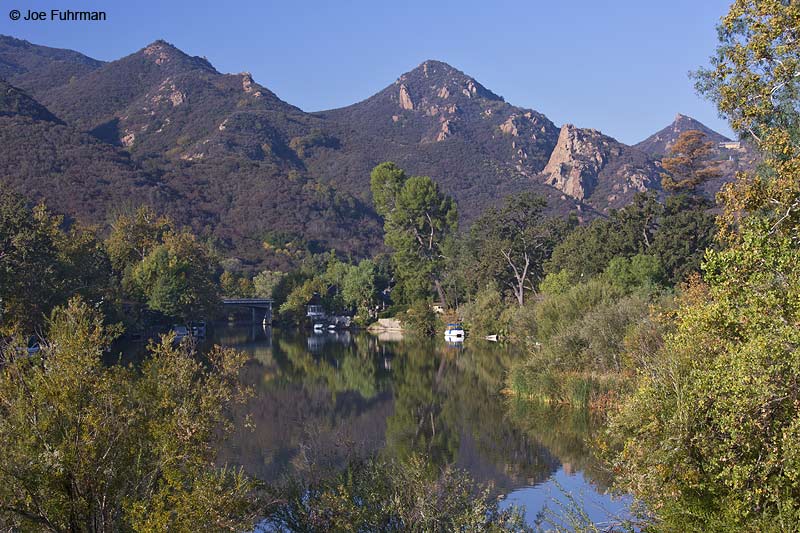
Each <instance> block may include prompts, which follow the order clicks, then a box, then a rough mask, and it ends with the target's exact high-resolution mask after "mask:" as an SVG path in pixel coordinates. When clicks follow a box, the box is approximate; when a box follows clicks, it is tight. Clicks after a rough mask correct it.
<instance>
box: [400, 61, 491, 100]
mask: <svg viewBox="0 0 800 533" xmlns="http://www.w3.org/2000/svg"><path fill="white" fill-rule="evenodd" d="M394 85H395V88H396V90H397V91H398V95H397V101H398V103H399V104H400V106H401V107H402V108H403V109H414V108H415V107H416V108H417V109H419V108H420V107H422V106H419V105H418V103H420V102H421V101H423V100H424V101H425V102H426V103H428V104H430V103H436V102H439V103H442V102H443V101H447V100H455V101H457V100H459V99H462V98H469V99H473V98H478V99H481V98H482V99H486V100H499V101H502V100H503V98H502V97H500V96H498V95H496V94H495V93H493V92H492V91H490V90H489V89H487V88H486V87H484V86H483V85H481V84H480V83H478V82H477V81H476V80H475V79H474V78H472V77H470V76H467V75H466V74H464V73H463V72H461V71H460V70H458V69H456V68H454V67H451V66H450V65H448V64H447V63H444V62H442V61H434V60H428V61H425V62H423V63H422V64H421V65H419V66H418V67H417V68H415V69H414V70H411V71H409V72H406V73H405V74H403V75H402V76H400V77H399V78H398V79H397V81H396V82H395V83H394Z"/></svg>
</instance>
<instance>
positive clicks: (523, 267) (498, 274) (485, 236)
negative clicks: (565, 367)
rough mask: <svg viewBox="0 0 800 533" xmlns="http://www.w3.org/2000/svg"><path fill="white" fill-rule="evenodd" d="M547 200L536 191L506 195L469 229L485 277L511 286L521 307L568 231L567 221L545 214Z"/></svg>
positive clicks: (499, 284) (480, 269)
mask: <svg viewBox="0 0 800 533" xmlns="http://www.w3.org/2000/svg"><path fill="white" fill-rule="evenodd" d="M546 207H547V202H546V201H545V199H544V198H542V197H541V196H538V195H536V194H533V193H522V194H519V195H515V196H509V197H508V198H506V200H505V203H504V205H503V206H502V207H501V208H500V209H497V208H494V207H490V208H489V209H487V210H486V211H485V212H484V213H483V214H482V215H481V217H480V218H479V219H478V220H477V221H476V222H475V223H474V224H473V225H472V229H471V232H470V235H471V238H472V241H473V244H472V248H473V250H474V253H475V255H476V257H475V260H476V265H477V267H478V269H479V271H480V272H481V273H482V275H483V277H484V278H486V279H492V280H494V281H495V282H496V283H497V284H498V286H500V287H504V288H507V289H510V290H511V292H512V294H513V295H514V298H515V299H516V300H517V303H518V304H519V306H520V307H522V306H523V305H525V294H526V293H535V292H536V287H537V286H538V284H539V281H540V280H541V278H542V277H543V276H544V263H545V261H547V260H548V259H549V258H550V255H551V254H552V252H553V248H554V247H555V246H556V244H557V243H558V241H559V240H560V239H561V237H562V233H565V230H566V227H565V224H563V223H559V222H558V221H556V220H552V219H551V220H548V219H545V218H544V210H545V208H546Z"/></svg>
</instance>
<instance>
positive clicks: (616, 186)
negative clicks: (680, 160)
mask: <svg viewBox="0 0 800 533" xmlns="http://www.w3.org/2000/svg"><path fill="white" fill-rule="evenodd" d="M658 173H659V170H658V166H657V165H656V163H655V162H654V161H653V160H652V159H651V158H650V157H648V156H647V154H645V153H644V152H642V151H640V150H637V149H635V148H631V147H630V146H627V145H625V144H622V143H620V142H619V141H617V140H616V139H614V138H612V137H609V136H607V135H603V134H602V133H600V132H599V131H597V130H593V129H581V128H576V127H575V126H573V125H571V124H565V125H564V126H562V127H561V132H560V133H559V136H558V142H557V143H556V146H555V148H554V149H553V152H552V153H551V154H550V159H549V161H548V162H547V165H546V166H545V167H544V170H543V171H542V174H543V175H544V176H545V183H546V184H548V185H551V186H553V187H555V188H557V189H559V190H561V191H563V192H564V193H565V194H567V195H569V196H571V197H573V198H575V199H577V200H581V201H584V200H585V201H588V202H590V203H591V205H592V206H594V207H595V208H597V209H600V210H606V209H608V208H612V207H613V208H620V207H623V206H624V205H626V204H627V203H628V201H629V200H630V197H631V195H632V194H635V193H637V192H644V191H647V190H651V189H659V188H660V181H659V176H658Z"/></svg>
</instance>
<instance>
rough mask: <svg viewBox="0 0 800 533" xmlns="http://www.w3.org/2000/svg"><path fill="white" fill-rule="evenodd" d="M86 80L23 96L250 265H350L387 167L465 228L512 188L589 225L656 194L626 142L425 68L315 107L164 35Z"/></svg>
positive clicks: (646, 165) (641, 158) (653, 180)
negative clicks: (422, 184) (377, 177)
mask: <svg viewBox="0 0 800 533" xmlns="http://www.w3.org/2000/svg"><path fill="white" fill-rule="evenodd" d="M2 43H3V41H2V40H0V45H2ZM30 47H36V45H31V44H30V43H28V45H26V46H24V47H22V48H21V49H22V50H24V54H23V57H22V58H21V59H20V60H19V61H17V63H19V64H23V63H25V64H28V65H34V66H35V65H39V66H38V67H36V68H33V69H32V70H29V71H27V72H26V75H31V76H34V75H36V73H37V72H45V71H47V69H48V68H49V67H48V65H47V64H41V62H39V63H37V62H35V61H32V60H29V59H26V58H29V57H33V56H35V57H37V58H41V57H51V56H52V55H53V52H51V51H49V50H45V51H41V52H38V51H36V50H33V51H32V50H31V49H30ZM6 48H8V47H6ZM3 50H6V49H4V48H2V46H0V54H2V53H3ZM6 53H8V52H7V50H6ZM64 54H65V55H64V57H68V58H72V61H73V62H77V63H79V64H80V63H82V62H83V60H82V59H81V56H80V54H78V53H77V52H74V53H72V52H70V51H67V52H65V53H64ZM74 54H78V55H74ZM56 55H58V54H56ZM0 57H2V56H0ZM59 57H60V56H59ZM12 59H13V58H12ZM23 59H24V61H23ZM88 59H91V58H88ZM58 61H62V60H61V59H53V60H52V61H51V63H57V62H58ZM45 63H46V62H45ZM37 68H39V69H41V70H37ZM85 70H86V71H85V72H84V73H83V74H80V75H76V76H77V77H75V78H74V79H73V78H71V79H70V81H69V83H66V84H62V85H57V86H54V87H50V88H48V89H47V90H40V91H38V92H37V93H36V94H37V95H38V96H36V100H35V101H38V102H41V104H43V105H42V106H41V109H45V110H47V113H50V114H51V115H53V118H55V117H58V119H56V120H62V121H63V123H64V124H65V125H66V126H68V127H69V128H72V130H76V131H81V130H82V131H84V132H91V134H92V135H93V136H94V137H96V138H98V139H100V140H101V141H102V143H101V144H104V145H109V146H112V147H113V149H114V150H122V152H124V153H126V154H129V157H130V158H131V161H132V164H133V165H134V166H136V168H140V169H148V170H147V173H149V174H151V175H153V176H156V177H157V180H160V183H162V185H163V186H164V187H167V189H169V190H170V191H172V196H171V198H172V201H173V203H174V202H177V204H176V205H180V206H182V207H181V208H180V211H181V212H182V213H184V215H185V218H186V220H187V222H188V223H191V224H193V225H194V226H195V227H197V228H200V229H199V232H200V233H201V234H205V235H206V236H209V237H211V236H214V238H216V239H219V240H220V242H221V243H222V246H223V248H224V249H229V250H231V251H233V252H234V253H236V254H239V255H240V256H242V257H245V258H246V259H247V260H251V261H257V260H258V259H257V258H258V257H259V256H260V255H263V253H264V247H262V246H261V244H262V243H265V242H267V241H270V242H272V241H276V239H277V240H278V241H280V240H281V239H284V240H286V239H289V240H292V239H294V240H297V239H300V240H302V241H304V242H306V243H307V245H309V246H321V247H323V248H325V247H337V248H338V249H340V250H342V251H343V252H345V253H354V254H357V255H363V254H364V253H365V251H366V250H367V249H375V247H376V246H379V236H380V226H379V221H378V219H377V216H376V215H375V213H374V210H373V209H372V208H371V195H370V193H369V172H370V171H371V169H372V168H373V167H374V166H375V165H377V164H378V163H381V162H383V161H387V160H392V161H395V162H396V163H397V164H398V165H400V166H401V167H403V168H405V169H406V171H407V172H408V173H409V174H418V175H429V176H431V177H432V178H433V179H434V180H435V181H437V183H439V185H440V187H441V188H442V189H443V191H444V192H446V193H448V194H450V195H452V196H453V197H454V198H455V199H456V200H457V202H458V204H459V212H460V214H461V220H462V223H463V224H464V226H468V225H469V223H470V222H471V221H472V220H474V219H475V218H476V217H477V216H478V215H480V213H481V212H482V211H483V210H484V209H485V208H486V207H489V206H491V205H496V204H497V203H498V202H500V201H501V200H502V198H503V197H505V196H507V195H510V194H517V193H519V192H522V191H533V192H536V193H539V194H541V195H543V196H544V197H545V198H547V200H548V203H549V209H550V212H551V213H552V214H558V215H560V216H565V215H566V214H567V213H570V212H574V213H576V214H578V216H579V218H582V219H588V218H593V217H596V216H600V215H602V214H603V213H606V212H608V210H609V209H613V208H618V207H622V206H624V205H625V204H626V203H627V202H629V201H630V200H631V198H632V197H633V195H634V194H635V193H636V192H639V191H644V190H654V191H657V192H658V191H659V188H660V185H659V182H660V180H659V179H658V172H659V162H658V157H656V156H654V155H651V154H648V153H647V152H646V151H645V150H642V149H640V147H639V146H638V145H636V146H628V145H625V144H624V143H620V142H619V141H617V140H616V139H614V138H613V137H610V136H608V135H605V134H603V133H602V132H600V131H597V130H593V129H590V128H576V127H574V126H571V125H569V124H565V125H562V126H560V127H559V126H556V125H555V124H554V123H553V122H552V121H550V120H549V119H548V118H547V117H546V116H545V115H544V114H542V113H540V112H538V111H535V110H533V109H528V108H523V107H517V106H514V105H512V104H510V103H508V102H506V101H505V99H503V97H502V96H499V95H498V94H496V93H495V92H493V91H491V90H489V89H488V88H486V87H485V86H483V85H482V84H481V83H480V82H478V81H477V80H476V79H474V78H473V77H471V76H469V75H468V74H466V73H464V72H462V71H460V70H459V69H457V68H455V67H452V66H450V65H448V64H447V63H444V62H441V61H437V60H432V59H430V60H426V61H424V62H422V63H420V64H419V65H418V66H417V67H415V68H414V69H412V70H409V71H408V72H405V73H403V74H401V75H400V76H398V78H397V79H396V80H395V81H394V82H392V83H391V84H389V85H387V86H386V87H384V88H383V89H381V90H380V91H378V92H376V93H375V94H373V95H372V96H370V97H368V98H366V99H364V100H362V101H360V102H356V103H354V104H351V105H349V106H345V107H341V108H337V109H332V110H326V111H318V112H313V113H306V112H304V111H303V110H301V109H299V108H298V107H296V106H293V105H291V104H290V103H288V102H286V101H284V100H282V99H280V98H279V97H278V96H277V95H276V94H274V93H273V92H272V91H270V90H269V89H268V88H266V87H264V86H263V85H261V84H259V83H257V82H256V80H254V79H253V77H252V76H251V75H250V74H249V73H246V72H244V73H239V74H223V73H220V72H219V71H217V70H216V68H214V66H213V65H211V63H209V62H208V61H207V60H206V59H204V58H201V57H197V56H190V55H189V54H186V53H184V52H182V51H181V50H180V49H178V48H176V47H175V46H173V45H171V44H169V43H168V42H166V41H164V40H157V41H154V42H153V43H150V44H149V45H147V46H145V47H143V48H141V49H140V50H138V51H136V52H134V53H132V54H129V55H127V56H125V57H123V58H120V59H118V60H116V61H110V62H107V63H103V62H98V63H91V62H90V64H89V67H87V68H86V69H85ZM87 101H91V102H92V106H87V105H86V102H87ZM19 102H22V101H21V100H20V101H19ZM19 102H18V104H19ZM31 105H33V104H31ZM31 109H40V108H38V107H35V106H33V107H32V108H31ZM681 116H682V115H681ZM687 118H688V117H687ZM692 120H693V119H692ZM698 124H699V123H698ZM709 131H712V130H709ZM714 133H715V132H714ZM717 135H718V134H717ZM651 137H652V136H651ZM643 142H644V141H643ZM659 142H660V141H659ZM640 144H641V143H640ZM645 148H647V146H645ZM122 152H120V153H122ZM250 213H259V215H258V219H255V220H254V219H252V218H251V217H250V216H249V214H250ZM217 226H219V227H217ZM212 228H214V229H212ZM279 234H280V235H283V236H284V237H285V238H284V237H280V238H278V237H277V235H279ZM314 242H317V243H319V244H313V243H314ZM267 248H268V249H270V250H272V249H273V248H274V247H272V248H270V247H267ZM269 253H271V254H272V253H273V252H269ZM273 256H274V254H273ZM273 259H274V260H275V261H278V262H280V259H279V258H276V257H273Z"/></svg>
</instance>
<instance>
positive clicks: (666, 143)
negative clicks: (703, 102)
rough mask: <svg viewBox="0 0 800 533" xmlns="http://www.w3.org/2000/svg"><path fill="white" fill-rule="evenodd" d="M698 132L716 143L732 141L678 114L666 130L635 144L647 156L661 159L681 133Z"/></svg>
mask: <svg viewBox="0 0 800 533" xmlns="http://www.w3.org/2000/svg"><path fill="white" fill-rule="evenodd" d="M691 130H697V131H702V132H703V133H705V134H706V138H707V139H708V140H709V141H712V142H714V143H723V142H730V139H729V138H727V137H725V136H724V135H722V134H720V133H717V132H716V131H714V130H712V129H711V128H709V127H708V126H706V125H705V124H703V123H702V122H700V121H698V120H695V119H693V118H692V117H690V116H687V115H683V114H681V113H678V114H677V115H675V120H673V121H672V123H671V124H670V125H668V126H667V127H665V128H664V129H662V130H660V131H658V132H656V133H654V134H653V135H651V136H650V137H648V138H647V139H645V140H643V141H642V142H640V143H638V144H635V145H634V148H637V149H639V150H641V151H643V152H645V153H646V154H649V155H651V156H655V157H661V156H664V155H666V154H668V153H669V149H670V147H671V146H672V145H673V144H674V143H675V141H676V140H677V139H678V137H680V135H681V133H684V132H687V131H691Z"/></svg>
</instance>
